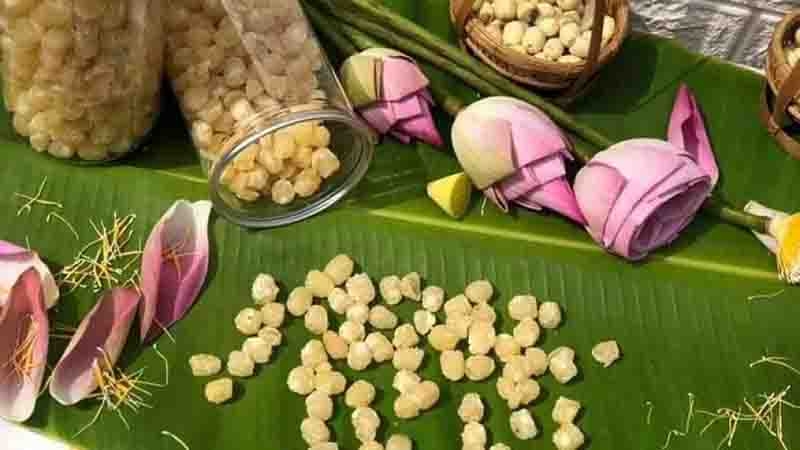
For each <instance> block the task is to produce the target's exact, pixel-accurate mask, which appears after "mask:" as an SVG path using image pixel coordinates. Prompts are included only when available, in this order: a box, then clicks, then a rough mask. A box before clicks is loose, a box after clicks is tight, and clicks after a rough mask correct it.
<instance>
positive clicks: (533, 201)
mask: <svg viewBox="0 0 800 450" xmlns="http://www.w3.org/2000/svg"><path fill="white" fill-rule="evenodd" d="M515 202H516V203H517V204H519V205H520V206H523V207H529V208H531V209H534V210H535V209H537V207H545V208H547V209H549V210H551V211H555V212H557V213H559V214H561V215H563V216H565V217H568V218H570V219H572V220H573V221H575V222H577V223H579V224H581V225H585V224H586V219H585V218H584V217H583V214H582V213H581V210H580V208H579V207H578V202H577V200H576V199H575V193H574V192H572V188H571V187H570V186H569V183H568V182H567V180H566V178H560V179H557V180H553V181H550V182H549V183H546V184H544V185H542V186H540V187H538V188H536V189H534V190H533V191H531V192H529V193H527V194H526V195H524V196H522V197H519V198H517V199H516V200H515Z"/></svg>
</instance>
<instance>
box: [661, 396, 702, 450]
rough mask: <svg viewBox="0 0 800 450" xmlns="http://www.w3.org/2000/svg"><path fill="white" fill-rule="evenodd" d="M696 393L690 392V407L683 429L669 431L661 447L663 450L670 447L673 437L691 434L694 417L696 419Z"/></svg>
mask: <svg viewBox="0 0 800 450" xmlns="http://www.w3.org/2000/svg"><path fill="white" fill-rule="evenodd" d="M694 414H695V411H694V394H692V393H691V392H690V393H689V409H688V412H687V413H686V421H685V423H684V425H683V430H677V429H672V430H669V432H667V440H666V442H664V445H663V446H662V447H661V450H666V449H668V448H669V446H670V444H671V443H672V438H675V437H686V436H687V435H688V434H689V430H691V428H692V419H694Z"/></svg>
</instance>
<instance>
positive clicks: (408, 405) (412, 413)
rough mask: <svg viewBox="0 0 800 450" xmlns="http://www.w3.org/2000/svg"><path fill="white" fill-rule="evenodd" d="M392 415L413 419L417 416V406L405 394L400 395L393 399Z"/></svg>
mask: <svg viewBox="0 0 800 450" xmlns="http://www.w3.org/2000/svg"><path fill="white" fill-rule="evenodd" d="M394 415H395V416H397V417H398V418H400V419H405V420H408V419H413V418H415V417H417V416H419V406H417V403H416V402H415V401H414V400H412V399H411V398H410V397H409V396H407V395H400V396H399V397H397V399H395V401H394Z"/></svg>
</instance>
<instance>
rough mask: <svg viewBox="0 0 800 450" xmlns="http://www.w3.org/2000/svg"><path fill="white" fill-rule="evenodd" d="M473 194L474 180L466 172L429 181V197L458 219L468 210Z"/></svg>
mask: <svg viewBox="0 0 800 450" xmlns="http://www.w3.org/2000/svg"><path fill="white" fill-rule="evenodd" d="M471 195H472V182H471V181H470V180H469V177H468V176H467V174H465V173H464V172H461V173H457V174H454V175H450V176H448V177H444V178H441V179H439V180H435V181H431V182H430V183H428V197H430V198H431V200H433V202H434V203H436V204H437V205H439V207H440V208H442V209H443V210H444V212H446V213H447V214H448V215H450V216H451V217H454V218H456V219H460V218H461V217H463V216H464V214H465V213H466V212H467V206H469V199H470V196H471Z"/></svg>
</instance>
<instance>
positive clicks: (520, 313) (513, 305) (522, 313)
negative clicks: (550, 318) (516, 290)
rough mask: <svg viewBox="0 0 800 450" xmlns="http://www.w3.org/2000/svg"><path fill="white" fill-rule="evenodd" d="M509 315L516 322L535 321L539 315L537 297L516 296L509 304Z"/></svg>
mask: <svg viewBox="0 0 800 450" xmlns="http://www.w3.org/2000/svg"><path fill="white" fill-rule="evenodd" d="M508 315H509V316H511V318H512V319H514V320H522V319H525V318H528V317H530V318H532V319H535V318H536V317H537V316H538V315H539V309H538V306H537V303H536V297H534V296H532V295H516V296H514V298H512V299H511V301H510V302H508Z"/></svg>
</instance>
